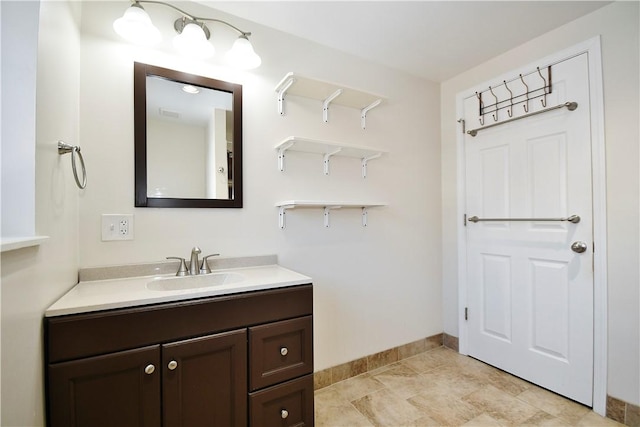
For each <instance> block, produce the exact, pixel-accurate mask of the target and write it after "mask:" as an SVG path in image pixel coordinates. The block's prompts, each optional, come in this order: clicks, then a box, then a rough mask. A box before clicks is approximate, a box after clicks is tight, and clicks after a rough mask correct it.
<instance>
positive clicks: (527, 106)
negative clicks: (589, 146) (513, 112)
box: [520, 74, 529, 113]
mask: <svg viewBox="0 0 640 427" xmlns="http://www.w3.org/2000/svg"><path fill="white" fill-rule="evenodd" d="M520 81H521V82H522V84H523V85H524V87H525V88H527V90H526V91H525V92H524V94H525V96H526V97H527V100H526V101H525V104H524V105H523V106H522V107H523V108H524V112H525V113H528V112H529V85H527V84H526V83H525V82H524V79H523V78H522V74H520Z"/></svg>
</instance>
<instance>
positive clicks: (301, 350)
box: [249, 316, 313, 391]
mask: <svg viewBox="0 0 640 427" xmlns="http://www.w3.org/2000/svg"><path fill="white" fill-rule="evenodd" d="M249 351H250V355H249V360H250V363H249V365H250V373H249V378H250V390H251V391H255V390H258V389H261V388H263V387H268V386H270V385H273V384H277V383H279V382H282V381H286V380H290V379H292V378H296V377H299V376H302V375H305V374H309V373H311V372H313V317H312V316H305V317H300V318H297V319H291V320H284V321H281V322H274V323H269V324H268V325H261V326H255V327H252V328H249Z"/></svg>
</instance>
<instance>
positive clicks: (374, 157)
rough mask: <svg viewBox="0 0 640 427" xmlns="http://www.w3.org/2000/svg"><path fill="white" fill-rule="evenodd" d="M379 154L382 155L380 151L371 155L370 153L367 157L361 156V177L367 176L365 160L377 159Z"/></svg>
mask: <svg viewBox="0 0 640 427" xmlns="http://www.w3.org/2000/svg"><path fill="white" fill-rule="evenodd" d="M380 156H382V153H377V154H373V155H371V156H369V157H363V158H362V177H363V178H366V177H367V162H368V161H369V160H373V159H377V158H378V157H380Z"/></svg>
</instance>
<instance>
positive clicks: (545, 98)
mask: <svg viewBox="0 0 640 427" xmlns="http://www.w3.org/2000/svg"><path fill="white" fill-rule="evenodd" d="M536 69H537V70H538V75H540V78H541V79H542V81H543V82H544V86H543V87H542V90H544V99H541V100H540V102H541V103H542V106H543V107H546V106H547V79H545V78H544V77H542V73H541V72H540V67H536Z"/></svg>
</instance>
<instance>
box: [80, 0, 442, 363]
mask: <svg viewBox="0 0 640 427" xmlns="http://www.w3.org/2000/svg"><path fill="white" fill-rule="evenodd" d="M84 6H85V7H84V9H83V31H84V29H85V28H86V30H87V32H86V33H83V37H82V61H81V74H82V76H81V97H80V111H81V124H82V125H81V140H82V141H85V144H86V146H83V153H84V154H85V159H86V162H87V168H88V173H89V179H90V183H89V185H88V187H87V190H86V191H85V192H84V194H83V196H82V199H81V202H80V247H81V249H82V250H81V255H80V265H81V267H89V266H96V265H107V264H122V263H135V262H143V261H157V260H163V259H164V258H165V257H166V256H183V257H184V256H187V255H188V254H189V252H190V250H191V247H192V246H195V245H198V246H199V247H200V248H202V250H203V251H204V252H207V253H211V252H220V253H221V254H222V255H223V256H242V255H253V254H271V253H275V254H277V255H278V257H279V261H280V263H281V264H282V265H284V266H286V267H289V268H292V269H294V270H297V271H300V272H301V273H304V274H307V275H309V276H311V277H312V278H313V282H314V285H315V292H314V297H315V319H316V322H315V368H316V369H317V370H321V369H324V368H327V367H329V366H333V365H336V364H339V363H342V362H346V361H349V360H353V359H356V358H359V357H361V356H365V355H368V354H371V353H375V352H378V351H381V350H385V349H388V348H391V347H394V346H397V345H401V344H404V343H407V342H411V341H414V340H417V339H420V338H423V337H426V336H430V335H434V334H437V333H440V332H441V331H442V311H441V281H440V268H441V258H440V244H441V243H440V241H441V236H440V212H441V210H440V197H439V195H440V144H439V114H440V113H439V108H440V104H439V95H438V93H439V91H438V86H437V85H436V84H432V83H429V82H426V81H424V80H421V79H418V78H415V77H411V76H408V75H405V74H402V73H399V72H396V71H393V70H391V69H388V68H385V67H380V66H376V65H372V64H370V63H367V62H365V61H362V60H359V59H356V58H354V57H351V56H348V55H344V54H341V53H338V52H336V51H333V50H330V49H327V48H324V47H321V46H319V45H315V44H312V43H310V42H307V41H303V40H302V39H297V38H293V37H291V36H288V35H285V34H283V33H280V32H278V31H275V30H271V29H268V28H265V27H261V26H259V25H257V24H254V23H247V22H243V21H241V20H239V19H238V18H235V17H227V16H226V15H225V14H222V13H219V14H216V17H219V18H220V17H221V18H222V19H225V18H227V19H228V20H229V21H230V22H232V23H234V24H235V25H238V26H240V27H241V28H246V29H247V30H250V31H252V33H253V36H252V42H253V43H254V46H255V48H256V50H257V51H258V52H259V53H260V55H261V56H262V60H263V65H262V66H261V67H260V68H259V69H257V70H255V71H251V72H237V71H233V70H229V69H226V68H224V67H219V66H216V65H215V62H213V63H196V62H190V61H187V60H184V59H181V58H179V57H176V56H174V53H173V50H172V49H171V47H170V44H169V47H168V48H167V50H166V53H163V52H156V53H151V52H149V51H146V52H142V51H139V50H137V49H134V48H132V47H130V46H129V45H126V44H123V43H121V42H120V41H118V40H116V39H107V38H105V37H103V36H101V35H99V34H98V33H99V32H100V31H101V30H100V28H98V26H99V25H103V26H106V27H104V28H105V34H109V31H107V30H109V28H108V26H110V25H111V22H112V21H113V19H115V18H116V17H117V16H119V15H121V14H122V12H123V10H124V9H125V8H126V2H121V3H119V4H118V3H92V4H88V3H87V4H85V5H84ZM152 7H153V6H152V5H150V6H149V7H147V10H148V11H149V13H150V14H151V15H152V16H153V19H154V21H156V17H157V16H158V15H161V13H160V12H161V10H160V9H158V8H156V9H152ZM186 7H188V8H189V10H190V11H192V13H196V14H198V13H201V14H202V15H205V16H207V15H211V14H212V13H211V12H207V11H206V10H202V9H200V6H199V5H191V4H189V5H185V8H186ZM89 22H91V23H92V26H91V29H90V28H89V26H88V25H87V26H86V27H85V26H84V23H89ZM100 22H101V23H102V24H100ZM93 24H95V25H93ZM157 25H159V24H157ZM169 26H170V25H167V26H166V29H167V30H168V29H169ZM161 29H163V30H164V29H165V27H164V26H163V27H161ZM89 31H91V33H89ZM214 34H216V35H218V36H219V37H221V38H222V39H223V40H224V34H225V30H224V29H223V28H221V27H214ZM166 35H167V37H169V36H170V33H168V32H167V33H166ZM232 39H233V38H231V39H230V40H228V42H229V45H228V46H226V48H228V47H229V46H230V43H231V41H232ZM216 47H217V49H218V52H219V53H222V52H224V49H225V47H224V46H221V45H218V46H216ZM134 60H139V61H141V62H145V61H148V62H153V63H155V65H160V66H165V67H169V68H178V69H182V70H188V71H192V72H194V73H196V74H201V75H204V76H206V77H212V78H215V79H221V80H228V81H232V82H235V83H240V84H242V85H243V93H244V97H243V100H244V104H243V108H244V116H243V119H244V126H243V131H244V152H243V154H244V160H243V165H244V208H243V209H150V208H139V209H134V207H133V201H134V165H133V147H134V144H133V135H134V133H133V125H134V123H133V114H132V112H133V61H134ZM289 71H295V72H298V73H301V74H303V75H309V76H314V77H317V78H319V79H323V80H328V81H335V82H340V83H342V84H345V85H347V86H352V87H358V88H361V89H363V90H368V91H371V92H374V93H380V94H383V95H385V96H387V97H388V102H386V103H385V104H384V105H382V106H380V107H378V108H376V109H375V110H372V111H371V112H370V113H369V114H368V116H367V129H366V130H362V129H361V127H360V113H359V111H358V110H355V109H349V108H345V107H340V106H338V105H334V106H332V107H331V111H330V122H329V123H328V124H325V123H323V121H322V114H321V111H322V109H321V103H320V101H314V100H309V99H305V98H300V97H295V96H289V97H288V99H287V101H286V110H287V114H286V116H284V117H280V116H279V114H278V112H277V104H276V93H275V91H274V88H275V86H276V84H277V83H278V82H279V81H280V79H282V78H283V77H284V75H285V74H286V73H287V72H289ZM290 135H298V136H304V137H310V138H318V139H326V140H332V141H342V142H347V143H351V144H359V145H365V146H372V147H380V148H382V149H387V150H389V151H390V154H389V155H388V156H385V157H384V158H382V159H377V160H373V161H371V162H370V164H369V175H368V177H367V178H366V179H362V177H361V169H360V162H359V161H358V160H357V159H348V158H339V157H335V158H333V159H332V160H331V174H330V175H329V176H325V175H323V173H322V157H321V156H318V155H305V154H299V153H290V154H289V155H288V156H287V165H286V168H287V170H286V172H285V173H282V172H280V171H278V170H277V156H276V151H275V150H274V146H275V145H276V144H277V143H278V142H280V141H281V140H282V139H284V138H286V137H288V136H290ZM294 198H297V199H330V200H349V199H355V200H372V201H378V200H380V201H384V202H388V203H389V207H387V208H382V209H372V210H371V211H370V212H369V226H368V227H366V228H364V227H362V226H361V218H360V211H359V210H357V209H354V210H346V209H345V210H342V211H334V212H333V213H332V217H331V227H330V228H328V229H327V228H324V227H323V222H322V211H321V210H319V209H318V210H300V211H289V212H288V213H287V228H286V229H285V230H280V229H279V228H278V216H277V209H276V208H275V206H274V205H275V203H276V202H278V201H282V200H289V199H294ZM103 213H134V214H135V216H136V220H135V224H136V230H135V240H133V241H127V242H101V241H100V215H101V214H103Z"/></svg>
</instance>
